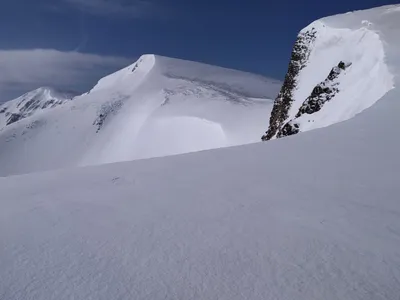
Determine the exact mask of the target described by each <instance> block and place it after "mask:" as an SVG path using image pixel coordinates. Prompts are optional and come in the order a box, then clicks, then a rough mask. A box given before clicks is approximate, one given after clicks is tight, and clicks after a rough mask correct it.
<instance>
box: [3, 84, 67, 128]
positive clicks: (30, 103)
mask: <svg viewBox="0 0 400 300" xmlns="http://www.w3.org/2000/svg"><path fill="white" fill-rule="evenodd" d="M73 97H74V95H73V94H72V93H65V92H60V91H57V90H55V89H52V88H48V87H41V88H38V89H36V90H34V91H32V92H29V93H26V94H25V95H23V96H21V97H19V98H17V99H14V100H11V101H8V102H6V103H4V104H2V105H0V130H1V129H2V128H4V127H5V126H7V125H10V124H13V123H15V122H17V121H19V120H22V119H25V118H27V117H30V116H32V115H33V114H35V113H37V112H40V111H43V110H47V109H50V108H54V107H56V106H58V105H61V104H63V103H65V102H66V101H69V100H71V99H72V98H73Z"/></svg>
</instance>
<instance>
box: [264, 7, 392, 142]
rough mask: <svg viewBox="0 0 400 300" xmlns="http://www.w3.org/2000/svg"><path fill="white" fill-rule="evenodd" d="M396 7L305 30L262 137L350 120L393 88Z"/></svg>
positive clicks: (324, 21) (332, 19)
mask: <svg viewBox="0 0 400 300" xmlns="http://www.w3.org/2000/svg"><path fill="white" fill-rule="evenodd" d="M395 9H396V8H393V7H383V8H379V9H374V10H367V11H362V12H357V13H350V14H345V15H339V16H334V17H328V18H324V19H321V20H318V21H315V22H313V23H312V24H310V25H309V26H307V27H306V28H304V29H303V30H302V31H301V32H300V34H299V35H298V38H297V40H296V42H295V45H294V47H293V52H292V56H291V60H290V64H289V68H288V72H287V75H286V77H285V82H284V84H283V86H282V88H281V91H280V93H279V95H278V97H277V98H276V100H275V105H274V108H273V111H272V114H271V117H270V125H269V128H268V131H267V133H266V134H265V135H264V136H263V137H262V139H263V140H270V139H272V138H275V137H278V138H279V137H284V136H289V135H293V134H296V133H299V132H304V131H307V130H311V129H315V128H321V127H326V126H328V125H332V124H334V123H337V122H341V121H345V120H348V119H350V118H352V117H354V116H355V115H356V114H358V113H360V112H362V111H363V110H365V109H367V108H369V107H371V106H372V105H373V104H374V103H376V102H377V101H378V100H379V99H381V98H382V97H383V96H384V95H385V94H386V93H387V92H389V91H390V90H391V89H392V88H393V87H394V76H395V74H394V73H393V72H394V70H391V69H390V65H391V62H390V60H391V59H393V58H392V57H391V56H390V55H393V54H392V53H391V50H390V49H389V48H388V45H387V43H385V38H386V39H391V40H392V41H393V42H394V43H396V42H397V41H396V36H397V37H398V28H396V27H388V26H387V24H391V22H393V18H395V17H394V16H396V17H397V15H396V14H395V13H393V10H395ZM355 16H356V17H355ZM394 59H396V58H394Z"/></svg>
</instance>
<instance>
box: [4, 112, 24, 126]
mask: <svg viewBox="0 0 400 300" xmlns="http://www.w3.org/2000/svg"><path fill="white" fill-rule="evenodd" d="M21 119H23V116H22V115H21V114H11V115H10V117H9V118H8V119H7V121H6V125H11V124H12V123H15V122H18V121H19V120H21Z"/></svg>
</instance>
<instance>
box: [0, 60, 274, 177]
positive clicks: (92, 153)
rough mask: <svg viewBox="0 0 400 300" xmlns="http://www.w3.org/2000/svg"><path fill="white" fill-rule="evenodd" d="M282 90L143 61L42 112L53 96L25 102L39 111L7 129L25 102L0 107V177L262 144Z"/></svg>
mask: <svg viewBox="0 0 400 300" xmlns="http://www.w3.org/2000/svg"><path fill="white" fill-rule="evenodd" d="M280 85H281V83H280V82H279V81H276V80H272V79H268V78H264V77H262V76H258V75H253V74H249V73H244V72H239V71H235V70H229V69H224V68H219V67H214V66H209V65H205V64H200V63H195V62H189V61H183V60H178V59H172V58H166V57H161V56H155V55H144V56H142V57H141V58H140V59H139V60H138V61H137V62H136V63H134V64H132V65H131V66H128V67H127V68H125V69H122V70H120V71H118V72H116V73H114V74H111V75H109V76H107V77H105V78H103V79H101V80H100V81H99V83H98V84H97V85H96V86H95V87H94V88H93V89H92V90H91V91H89V92H88V93H86V94H84V95H81V96H78V97H75V98H74V99H73V100H69V101H61V103H62V105H59V106H57V107H47V106H46V109H41V107H42V106H45V104H46V103H48V98H49V97H48V95H47V94H48V93H47V94H46V93H41V92H40V93H37V92H36V91H35V92H32V93H28V94H27V95H24V96H23V97H21V98H22V99H23V100H24V101H26V102H28V104H31V102H32V100H31V99H33V100H35V101H36V102H37V103H39V104H40V105H39V106H34V107H33V108H36V109H35V110H30V111H29V115H28V114H26V115H24V118H22V117H20V118H14V119H13V121H14V122H12V123H11V124H9V125H7V126H6V125H5V124H6V120H8V118H10V115H9V112H8V110H10V109H11V108H12V107H17V106H18V104H19V103H20V102H21V98H18V99H16V100H13V101H10V102H7V103H6V104H4V106H0V176H7V175H14V174H23V173H28V172H35V171H42V170H51V169H57V168H65V167H71V166H87V165H97V164H103V163H111V162H118V161H128V160H134V159H141V158H149V157H157V156H167V155H173V154H180V153H185V152H194V151H200V150H206V149H212V148H219V147H227V146H234V145H242V144H248V143H253V142H257V141H259V134H260V132H262V130H263V129H264V128H265V126H266V124H267V118H268V116H269V114H270V111H271V109H272V105H273V101H272V99H273V98H274V97H275V96H276V94H277V93H278V90H279V88H280ZM39 90H40V91H41V90H43V89H39ZM44 90H45V91H47V90H46V89H44ZM32 94H33V95H32ZM36 102H35V103H36ZM31 106H32V105H31ZM31 106H29V107H31ZM3 107H6V108H7V110H6V111H5V112H4V113H1V111H2V110H3ZM24 107H25V106H24ZM2 119H3V120H4V122H3V123H2Z"/></svg>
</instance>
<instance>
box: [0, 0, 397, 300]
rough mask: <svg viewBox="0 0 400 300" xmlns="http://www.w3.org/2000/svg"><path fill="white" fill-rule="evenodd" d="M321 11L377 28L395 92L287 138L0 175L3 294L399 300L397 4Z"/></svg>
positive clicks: (80, 299) (83, 299) (81, 299)
mask: <svg viewBox="0 0 400 300" xmlns="http://www.w3.org/2000/svg"><path fill="white" fill-rule="evenodd" d="M324 22H326V24H328V23H329V24H335V25H336V26H339V24H342V25H341V26H342V28H343V27H344V26H349V28H350V29H351V28H354V27H352V24H354V26H355V25H356V24H358V25H360V24H361V22H364V23H368V22H371V23H373V24H374V26H375V28H379V31H376V33H377V34H378V36H379V39H380V40H381V41H382V43H383V45H384V48H383V50H384V56H385V65H386V66H387V68H388V70H389V72H390V74H391V76H390V77H391V78H392V83H393V86H394V88H393V89H391V90H390V91H389V92H387V93H386V94H385V95H384V96H383V97H382V98H381V99H380V100H379V101H377V102H376V103H375V104H374V105H372V106H371V107H370V108H369V109H365V110H364V111H363V112H362V113H359V114H357V115H355V116H354V117H353V118H351V119H349V120H347V121H346V122H340V123H338V124H334V125H333V126H329V127H326V128H324V129H321V130H313V131H310V132H306V133H304V134H301V135H297V136H294V137H291V138H285V139H279V140H273V141H270V142H267V143H256V144H252V145H243V146H239V147H230V148H223V149H215V150H211V151H203V152H198V153H189V154H184V155H178V156H170V157H162V158H155V159H150V160H137V161H133V162H121V163H116V164H110V165H102V166H90V167H85V168H72V169H68V170H53V171H49V172H42V173H35V174H28V175H22V176H10V177H6V178H0V191H1V192H0V208H1V209H0V262H1V267H0V278H1V280H0V299H7V300H20V299H35V300H36V299H58V300H67V299H76V300H87V299H98V300H109V299H120V300H130V299H143V300H144V299H190V300H200V299H224V300H225V299H226V300H228V299H229V300H242V299H249V300H253V299H254V300H259V299H277V300H287V299H299V300H321V299H324V300H395V299H396V300H397V299H398V298H399V295H400V284H399V282H400V201H399V199H400V197H399V195H400V182H399V178H400V159H399V153H400V139H399V138H398V128H399V125H400V124H399V123H400V120H399V118H398V113H399V111H400V101H399V99H400V91H399V89H398V87H399V85H400V55H399V53H400V39H399V36H400V5H397V6H389V7H383V8H377V9H373V10H368V11H361V12H354V13H349V14H346V15H340V16H334V17H330V18H327V19H324ZM341 22H343V23H341ZM341 41H342V40H341V39H340V38H338V39H337V40H336V41H335V43H340V42H341ZM358 41H360V42H361V41H362V39H358ZM330 43H332V44H334V42H333V41H330ZM355 44H357V43H355ZM331 46H333V45H331ZM366 48H368V47H366ZM340 49H341V48H340V47H339V48H337V50H338V51H340ZM366 51H368V50H366ZM328 53H329V51H328ZM321 55H322V53H321ZM332 55H333V54H332ZM327 56H329V55H327ZM338 59H339V61H338V62H337V63H334V64H333V66H331V67H330V68H333V67H335V66H337V67H338V68H339V69H340V70H339V69H337V68H335V69H334V72H332V74H329V73H330V70H328V74H326V75H321V76H322V77H325V78H322V79H318V80H314V81H316V83H315V84H319V83H321V82H325V83H324V84H321V86H325V85H327V86H332V85H330V84H329V82H328V81H325V79H326V78H327V77H328V76H329V75H332V76H329V77H331V78H333V80H332V81H335V78H334V77H336V76H337V77H336V78H340V76H341V75H340V74H341V73H343V72H346V70H350V68H352V67H353V66H354V63H355V61H352V65H351V66H350V65H349V62H351V61H349V60H345V58H342V57H341V56H340V57H338ZM340 61H343V63H344V66H343V64H340V65H339V63H340ZM321 64H322V63H321ZM343 67H344V70H343ZM328 69H329V68H328ZM377 69H378V70H379V69H381V68H380V67H379V68H377ZM367 71H369V72H372V70H370V69H368V70H366V71H365V73H364V74H363V76H366V77H369V76H370V74H372V75H373V74H374V73H369V72H367ZM321 73H322V72H321ZM303 74H306V73H303ZM324 74H325V73H324ZM311 75H312V76H314V75H313V74H311ZM122 77H123V76H122V74H121V76H120V77H119V78H120V79H121V80H122ZM312 78H314V77H312ZM109 79H112V78H109ZM115 79H116V78H114V79H113V80H115ZM328 79H329V78H328ZM375 79H376V82H377V83H376V86H377V87H380V85H379V83H380V82H381V78H380V77H376V78H375ZM113 80H109V82H110V83H111V81H113ZM302 80H303V82H307V81H306V80H305V79H304V78H303V79H302ZM309 86H310V89H311V90H312V89H313V87H312V84H311V83H310V84H309ZM333 87H334V88H337V89H340V85H339V86H336V85H335V86H333ZM368 87H369V86H368ZM360 88H361V86H360ZM301 89H302V87H300V86H297V89H296V90H293V91H294V92H299V91H300V90H301ZM343 90H344V89H343ZM309 92H310V93H311V92H312V91H309ZM359 92H360V93H361V92H362V90H359ZM91 94H92V95H93V97H96V93H95V89H94V91H92V92H91ZM98 95H100V94H98ZM358 95H359V93H355V94H354V95H353V96H354V97H358ZM350 96H351V95H350V94H349V98H348V100H349V102H353V98H350ZM85 97H86V96H85ZM324 97H325V96H324ZM326 98H327V97H326ZM84 99H85V98H83V97H82V98H81V100H84ZM86 99H87V98H86ZM172 99H173V101H175V100H176V99H175V98H172ZM218 99H219V98H218ZM324 99H325V98H324ZM361 100H362V99H361ZM74 101H75V100H74ZM93 101H94V100H93ZM180 101H183V99H180ZM329 101H334V100H333V99H331V100H329ZM82 102H84V101H82ZM330 103H334V102H327V103H325V105H328V104H330ZM302 104H303V103H297V104H296V105H298V109H299V108H300V106H301V105H302ZM68 105H69V103H67V104H64V106H68ZM75 105H77V104H75ZM88 105H89V106H90V105H92V104H91V103H90V104H88ZM325 105H324V106H323V108H324V107H325ZM360 105H361V107H362V108H365V102H361V104H360ZM72 107H73V106H71V107H70V109H72ZM55 110H60V111H62V109H61V107H59V108H55ZM304 110H305V111H306V112H307V110H306V108H305V109H304ZM93 111H96V109H93ZM321 111H322V109H321ZM353 111H355V110H353ZM296 114H297V112H296ZM59 115H60V116H61V115H62V113H61V112H60V114H59ZM311 116H312V115H311ZM23 121H24V120H23ZM23 121H21V122H23ZM90 121H92V120H90ZM82 122H83V121H82ZM107 122H108V120H107V118H106V119H105V123H104V125H103V126H100V131H99V133H100V134H101V132H102V131H103V129H105V128H106V123H107ZM55 124H56V123H55ZM320 124H321V123H320ZM107 125H108V124H107ZM13 126H17V125H16V124H12V125H10V126H9V127H10V128H11V127H13ZM93 126H99V124H95V125H93ZM90 130H92V129H90ZM90 130H89V127H88V132H89V131H90ZM57 141H59V140H57ZM49 142H50V141H49ZM64 145H65V144H64ZM2 147H3V144H2V145H1V147H0V149H1V148H2ZM27 153H28V152H27ZM47 153H50V152H47ZM22 159H24V158H22Z"/></svg>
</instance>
